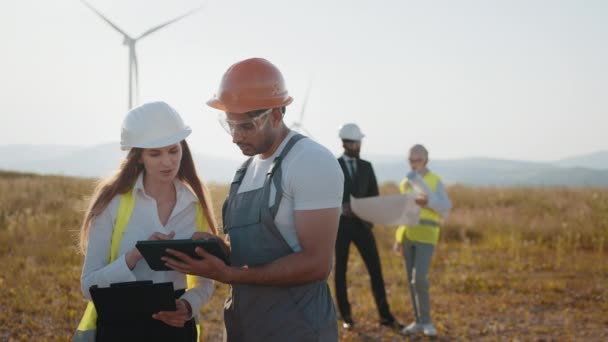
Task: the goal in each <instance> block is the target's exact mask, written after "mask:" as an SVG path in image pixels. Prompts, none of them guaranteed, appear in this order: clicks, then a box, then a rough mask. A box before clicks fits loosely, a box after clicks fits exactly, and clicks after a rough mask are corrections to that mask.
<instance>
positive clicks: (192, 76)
mask: <svg viewBox="0 0 608 342" xmlns="http://www.w3.org/2000/svg"><path fill="white" fill-rule="evenodd" d="M90 3H91V4H92V5H93V6H95V7H96V8H97V9H98V10H99V11H101V12H102V13H103V14H104V15H105V16H107V17H108V18H109V19H110V20H112V21H113V22H115V23H116V24H117V25H118V26H119V27H121V28H122V29H124V30H125V31H126V32H127V33H129V34H130V35H133V36H137V35H139V34H140V33H142V32H144V31H146V30H147V29H149V28H150V27H153V26H155V25H157V24H159V23H162V22H165V21H167V20H169V19H172V18H173V17H175V16H178V15H180V14H182V13H185V12H187V11H189V10H190V9H192V8H195V7H198V6H199V5H200V4H203V3H204V7H203V9H202V10H201V11H199V12H198V13H196V14H194V15H192V16H190V17H188V18H185V19H184V20H183V21H179V22H177V23H174V24H172V25H171V26H168V27H166V28H164V29H162V30H160V31H158V32H156V33H154V34H152V35H150V36H148V37H146V38H145V39H143V40H142V41H140V42H139V43H138V45H137V52H138V58H139V63H140V64H139V66H140V70H139V71H140V85H141V86H140V99H141V101H140V102H145V101H152V100H165V101H167V102H168V103H170V104H171V105H172V106H174V107H175V108H176V109H177V110H178V111H179V112H180V113H181V115H182V117H183V118H184V120H185V121H186V123H187V124H188V125H190V126H191V127H192V128H193V134H192V135H191V137H190V138H189V142H190V144H191V146H193V149H194V150H195V151H196V152H198V153H201V154H205V155H210V156H216V157H224V158H229V159H236V158H239V157H241V154H240V151H239V150H238V148H237V147H236V146H234V145H233V144H232V143H231V141H230V137H229V136H228V135H227V134H226V133H225V132H224V131H223V130H222V129H221V127H220V126H219V124H218V123H217V120H216V113H214V112H213V110H211V109H209V108H208V107H206V105H205V101H206V100H207V99H209V98H210V97H211V96H212V95H213V93H214V92H215V90H216V88H217V85H218V84H219V81H220V78H221V75H222V73H223V72H224V71H225V70H226V69H227V68H228V67H229V66H230V65H231V64H232V63H234V62H236V61H238V60H241V59H244V58H248V57H252V56H261V57H265V58H267V59H269V60H270V61H272V62H273V63H275V64H276V65H277V66H278V67H279V68H280V69H281V70H282V71H283V73H284V75H285V78H286V81H287V85H288V88H289V90H290V93H291V94H292V96H294V98H295V100H294V103H293V105H291V106H289V107H288V111H287V114H286V117H285V121H286V122H287V123H288V124H291V123H293V122H294V120H296V119H297V117H298V116H299V112H300V110H301V107H302V101H303V98H304V95H305V93H306V89H307V87H308V84H312V88H311V92H310V98H309V102H308V104H307V110H306V113H305V117H304V122H303V125H304V127H305V128H306V129H307V130H308V131H309V132H311V133H312V136H313V137H314V138H315V139H316V140H317V141H319V142H320V143H322V144H324V145H325V146H327V147H328V148H329V149H330V150H331V151H332V152H333V153H335V154H339V153H340V150H341V148H340V141H339V139H338V138H337V129H338V126H339V125H340V124H342V123H345V122H356V123H358V124H359V125H360V126H361V128H362V130H363V131H364V133H365V134H366V138H365V140H364V142H363V151H362V154H363V155H389V156H392V155H403V154H405V153H406V151H407V149H408V147H409V146H411V145H412V144H414V143H423V144H425V145H427V147H428V148H429V150H430V152H431V155H432V158H435V159H459V158H471V157H486V158H496V159H509V160H526V161H541V162H542V161H554V160H559V159H563V158H568V157H572V156H579V155H586V154H590V153H594V152H598V151H605V150H608V139H606V137H605V131H606V128H608V115H607V114H608V97H607V96H605V92H606V91H605V90H606V89H608V64H606V63H605V61H606V60H608V46H607V45H606V44H605V42H606V41H608V25H606V18H608V2H605V1H599V0H596V1H585V2H580V1H549V0H544V1H522V0H519V1H508V2H504V1H502V2H501V1H458V2H454V1H435V2H432V3H431V2H424V3H419V2H414V1H396V0H395V1H386V2H382V3H379V2H371V1H335V2H323V1H305V2H304V1H302V2H283V1H278V0H273V1H267V0H263V1H256V2H248V1H237V0H234V1H214V0H209V1H206V2H205V1H194V0H176V1H171V2H168V1H153V2H152V1H143V0H128V1H117V0H113V1H109V0H108V1H101V0H90ZM0 39H1V40H2V42H3V46H4V50H5V51H8V52H9V53H5V54H3V55H2V57H0V72H1V73H2V75H3V77H2V79H0V92H1V93H2V94H3V96H2V101H1V103H2V104H3V113H2V125H0V145H15V144H54V145H87V146H93V145H98V144H101V143H107V142H113V141H117V140H118V139H119V134H120V123H121V121H122V118H123V116H124V114H125V113H126V102H127V70H128V63H127V62H128V60H127V53H128V50H127V48H126V47H125V46H123V45H122V36H121V35H120V34H118V33H117V32H115V31H114V30H113V29H112V28H111V27H110V26H109V25H107V24H106V23H105V22H103V21H102V20H101V19H100V18H99V17H97V16H96V15H95V14H94V13H93V12H92V11H90V10H89V9H88V8H87V7H86V6H84V5H83V4H82V3H81V2H80V1H77V0H57V1H53V2H43V1H34V0H23V1H16V0H14V1H3V2H2V3H0Z"/></svg>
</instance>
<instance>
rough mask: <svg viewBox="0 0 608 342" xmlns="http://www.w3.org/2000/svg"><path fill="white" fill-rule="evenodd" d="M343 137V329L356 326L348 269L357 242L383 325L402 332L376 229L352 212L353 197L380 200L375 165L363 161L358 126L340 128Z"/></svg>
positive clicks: (339, 257) (339, 275)
mask: <svg viewBox="0 0 608 342" xmlns="http://www.w3.org/2000/svg"><path fill="white" fill-rule="evenodd" d="M339 136H340V138H341V139H342V146H343V147H344V154H343V155H342V156H341V157H340V158H338V162H339V163H340V166H341V167H342V171H343V172H344V197H343V199H342V215H341V216H340V226H339V228H338V237H337V240H336V259H335V260H336V265H335V268H334V276H335V278H334V280H335V290H336V300H337V302H338V309H339V310H340V315H341V317H342V320H343V323H342V326H343V327H344V328H345V329H350V328H352V327H353V325H354V321H353V318H352V316H351V310H350V303H349V302H348V293H347V290H346V288H347V287H346V266H347V263H348V253H349V247H350V243H351V242H353V243H354V244H355V246H357V249H358V250H359V253H360V254H361V257H362V258H363V261H364V262H365V266H366V267H367V271H368V272H369V276H370V278H371V279H370V280H371V285H372V291H373V293H374V299H375V301H376V307H377V308H378V314H379V315H380V324H381V325H384V326H390V327H397V328H398V327H400V324H399V323H398V322H397V321H395V318H394V317H393V315H392V314H391V312H390V309H389V306H388V302H387V301H386V292H385V290H384V279H383V278H382V268H381V266H380V257H379V256H378V249H377V248H376V240H375V239H374V234H373V233H372V226H373V225H372V224H371V223H369V222H366V221H363V220H361V219H360V218H359V217H357V216H356V215H355V214H354V213H353V212H352V211H351V208H350V196H351V195H352V196H353V197H370V196H378V184H377V182H376V175H375V174H374V169H373V168H372V164H371V163H369V162H368V161H365V160H362V159H360V158H359V152H360V149H361V139H363V137H364V135H363V133H361V130H360V129H359V127H358V126H357V125H356V124H353V123H348V124H345V125H343V126H342V127H341V128H340V132H339Z"/></svg>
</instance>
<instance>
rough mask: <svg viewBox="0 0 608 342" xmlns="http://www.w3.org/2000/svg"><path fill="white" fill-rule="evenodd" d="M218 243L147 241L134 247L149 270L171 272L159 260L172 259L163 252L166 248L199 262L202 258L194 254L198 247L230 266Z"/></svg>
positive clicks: (206, 241)
mask: <svg viewBox="0 0 608 342" xmlns="http://www.w3.org/2000/svg"><path fill="white" fill-rule="evenodd" d="M220 243H221V242H219V241H217V240H216V239H202V240H192V239H183V240H148V241H137V243H136V244H135V247H137V249H138V250H139V252H140V253H141V255H142V256H143V257H144V259H145V260H146V262H147V263H148V265H149V266H150V268H151V269H153V270H155V271H172V269H170V268H168V267H167V266H165V262H164V261H162V260H161V259H160V258H161V257H163V256H166V257H169V258H171V257H172V255H171V254H169V253H167V252H166V251H165V250H166V249H167V248H171V249H173V250H176V251H179V252H182V253H184V254H187V255H189V256H190V257H191V258H194V259H199V260H200V259H202V258H201V257H200V256H199V255H198V254H196V253H195V252H194V249H195V248H196V247H200V248H202V249H204V250H205V251H207V253H210V254H212V255H214V256H216V257H218V258H220V259H221V260H222V261H224V263H225V264H226V265H230V258H229V257H228V255H226V253H224V250H223V249H222V246H221V245H220Z"/></svg>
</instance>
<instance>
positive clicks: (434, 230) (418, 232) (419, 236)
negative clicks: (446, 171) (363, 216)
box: [395, 172, 441, 245]
mask: <svg viewBox="0 0 608 342" xmlns="http://www.w3.org/2000/svg"><path fill="white" fill-rule="evenodd" d="M423 179H424V182H425V183H426V184H427V185H428V186H429V188H431V191H433V192H435V191H436V190H437V184H439V176H437V175H436V174H434V173H432V172H427V174H426V175H424V177H423ZM407 183H408V180H407V178H406V179H404V180H403V181H402V182H401V184H400V186H399V189H400V190H401V193H403V194H405V193H411V192H413V191H414V189H413V188H412V187H411V186H408V184H407ZM440 222H441V215H439V213H437V212H436V211H434V210H432V209H428V208H422V209H421V210H420V221H419V222H418V224H417V225H415V226H413V227H407V226H400V227H399V228H397V231H396V232H395V238H396V239H397V242H399V243H403V240H404V239H405V238H407V239H408V240H410V241H416V242H426V243H430V244H433V245H434V244H436V243H437V241H439V230H440V229H439V225H440Z"/></svg>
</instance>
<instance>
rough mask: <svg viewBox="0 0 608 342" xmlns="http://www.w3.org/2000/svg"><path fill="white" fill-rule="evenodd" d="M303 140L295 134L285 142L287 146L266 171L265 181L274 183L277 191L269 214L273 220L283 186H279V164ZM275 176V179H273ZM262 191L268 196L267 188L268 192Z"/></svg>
mask: <svg viewBox="0 0 608 342" xmlns="http://www.w3.org/2000/svg"><path fill="white" fill-rule="evenodd" d="M303 138H306V137H305V136H303V135H302V134H296V135H294V136H293V137H291V139H289V141H288V142H287V145H285V148H283V151H281V154H279V156H278V157H276V158H275V159H274V161H273V162H272V166H271V167H270V170H268V173H267V174H266V181H267V182H270V180H272V181H273V183H274V188H275V189H276V190H277V193H276V195H275V198H274V204H273V206H272V207H271V208H270V212H271V214H272V218H273V219H274V218H275V217H276V216H277V212H278V211H279V204H280V203H281V199H282V198H283V186H282V185H281V179H282V174H283V172H282V169H281V162H282V161H283V159H284V158H285V156H286V155H287V153H289V151H291V148H292V147H293V146H294V145H295V144H296V143H297V142H298V141H300V140H301V139H303ZM275 175H276V177H274V176H275ZM264 186H266V184H264ZM264 191H268V194H269V195H270V187H268V190H264ZM268 199H270V198H268Z"/></svg>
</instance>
